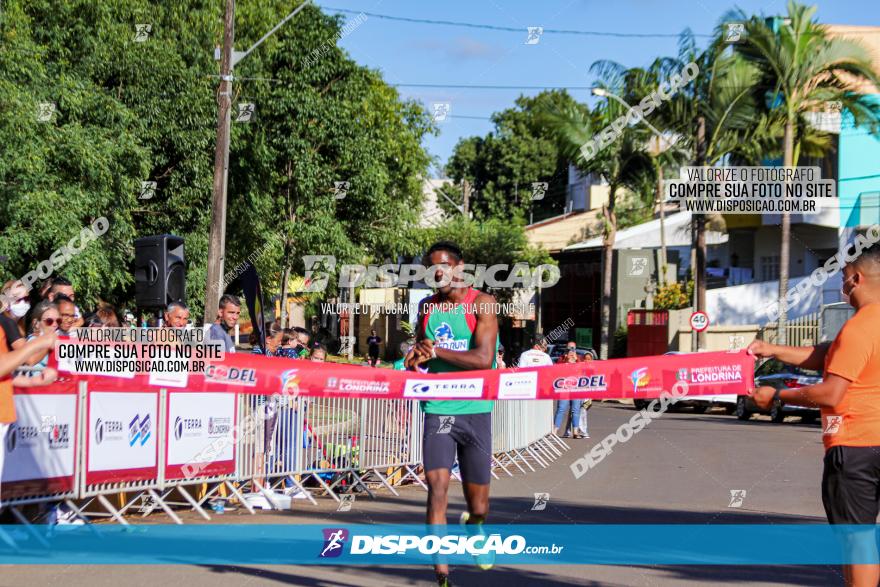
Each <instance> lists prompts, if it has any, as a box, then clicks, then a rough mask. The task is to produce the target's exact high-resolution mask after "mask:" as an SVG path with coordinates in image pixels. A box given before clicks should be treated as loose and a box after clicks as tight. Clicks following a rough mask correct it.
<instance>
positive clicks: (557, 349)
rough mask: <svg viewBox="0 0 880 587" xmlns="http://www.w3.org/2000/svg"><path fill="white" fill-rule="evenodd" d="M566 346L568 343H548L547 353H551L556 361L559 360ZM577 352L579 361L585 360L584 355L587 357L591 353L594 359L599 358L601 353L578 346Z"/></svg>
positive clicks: (551, 356)
mask: <svg viewBox="0 0 880 587" xmlns="http://www.w3.org/2000/svg"><path fill="white" fill-rule="evenodd" d="M565 347H566V345H564V344H548V345H547V354H548V355H550V358H551V359H553V362H554V363H555V362H556V361H558V360H559V357H561V356H562V355H564V354H565ZM577 354H578V360H579V361H583V360H584V357H586V356H587V355H590V357H592V358H593V360H594V361H595V360H596V359H598V358H599V355H597V354H596V351H594V350H593V349H589V348H584V347H578V348H577Z"/></svg>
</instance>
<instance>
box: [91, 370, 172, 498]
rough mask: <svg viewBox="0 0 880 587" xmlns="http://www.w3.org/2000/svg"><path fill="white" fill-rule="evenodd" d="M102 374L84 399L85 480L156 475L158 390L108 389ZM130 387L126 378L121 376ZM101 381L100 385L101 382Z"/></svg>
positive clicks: (110, 480) (143, 478) (137, 478)
mask: <svg viewBox="0 0 880 587" xmlns="http://www.w3.org/2000/svg"><path fill="white" fill-rule="evenodd" d="M112 379H113V378H110V377H104V378H101V380H100V381H98V382H96V383H97V388H98V389H99V390H100V391H92V390H91V387H92V386H91V385H90V386H89V387H90V389H89V392H88V401H87V402H86V411H87V414H86V422H87V423H88V429H87V431H86V459H85V462H86V472H85V473H86V484H87V485H93V484H97V483H114V482H122V481H150V480H153V479H156V478H157V475H158V471H159V466H158V459H157V457H158V444H157V442H156V428H157V422H158V414H159V391H158V390H147V389H145V390H143V391H140V390H137V391H108V390H106V388H107V386H106V383H107V382H108V381H112ZM120 381H124V382H126V384H127V386H128V387H129V388H130V387H131V386H132V383H131V380H130V379H121V380H120ZM102 384H104V385H102Z"/></svg>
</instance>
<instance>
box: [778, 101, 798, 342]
mask: <svg viewBox="0 0 880 587" xmlns="http://www.w3.org/2000/svg"><path fill="white" fill-rule="evenodd" d="M792 118H793V117H791V116H789V118H788V120H787V121H786V123H785V139H784V140H785V145H784V147H785V149H784V154H783V159H782V165H784V166H785V167H791V166H792V165H794V121H793V119H792ZM787 191H788V190H786V195H785V196H784V197H786V198H787V197H788V195H787ZM781 233H782V234H781V241H782V242H780V243H779V321H778V322H777V324H776V344H787V339H788V337H787V336H786V332H785V329H786V323H787V322H788V311H787V308H786V307H785V293H786V292H787V291H788V259H789V243H790V239H791V216H789V215H788V214H786V213H785V212H783V213H782V231H781Z"/></svg>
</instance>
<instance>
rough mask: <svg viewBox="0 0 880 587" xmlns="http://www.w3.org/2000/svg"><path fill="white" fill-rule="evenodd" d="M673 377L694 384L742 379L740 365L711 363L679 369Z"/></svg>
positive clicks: (729, 381)
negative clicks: (708, 365) (709, 365)
mask: <svg viewBox="0 0 880 587" xmlns="http://www.w3.org/2000/svg"><path fill="white" fill-rule="evenodd" d="M675 378H676V379H677V380H678V381H686V382H688V383H693V384H694V385H701V384H710V383H731V382H738V381H742V380H743V373H742V365H712V366H711V367H691V368H690V369H679V370H678V372H677V373H676V376H675Z"/></svg>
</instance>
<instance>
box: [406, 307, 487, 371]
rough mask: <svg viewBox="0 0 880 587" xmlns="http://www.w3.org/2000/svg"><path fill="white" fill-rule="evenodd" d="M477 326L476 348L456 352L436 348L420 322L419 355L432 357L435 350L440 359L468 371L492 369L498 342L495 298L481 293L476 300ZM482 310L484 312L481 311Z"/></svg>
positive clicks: (475, 329)
mask: <svg viewBox="0 0 880 587" xmlns="http://www.w3.org/2000/svg"><path fill="white" fill-rule="evenodd" d="M474 306H475V307H476V310H475V314H476V317H477V325H476V326H475V327H474V335H473V336H474V347H473V348H471V349H469V350H466V351H454V350H451V349H442V348H438V347H435V346H434V342H433V341H431V340H428V339H427V338H425V337H424V330H423V328H422V321H421V320H420V322H419V333H420V337H421V340H419V342H418V343H417V344H416V349H417V351H418V352H419V353H422V354H427V355H428V356H431V349H432V348H433V349H434V351H435V352H436V354H437V358H438V359H442V360H444V361H446V362H447V363H449V364H451V365H455V366H456V367H461V368H462V369H466V370H477V369H491V368H492V362H493V361H494V360H495V343H496V341H497V340H498V313H497V312H495V311H494V309H495V298H494V297H493V296H490V295H489V294H487V293H480V294H479V295H478V296H477V297H476V298H475V299H474ZM481 310H482V311H481Z"/></svg>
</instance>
